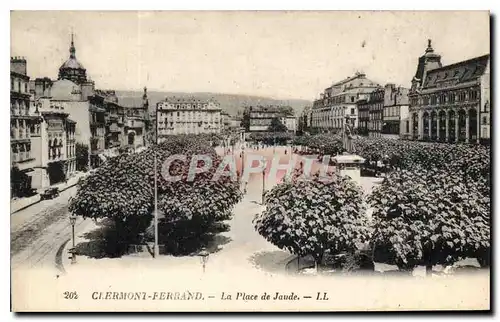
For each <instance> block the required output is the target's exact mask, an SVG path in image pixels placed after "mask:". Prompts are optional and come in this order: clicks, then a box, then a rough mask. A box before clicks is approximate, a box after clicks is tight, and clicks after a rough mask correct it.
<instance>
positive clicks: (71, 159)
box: [66, 118, 76, 177]
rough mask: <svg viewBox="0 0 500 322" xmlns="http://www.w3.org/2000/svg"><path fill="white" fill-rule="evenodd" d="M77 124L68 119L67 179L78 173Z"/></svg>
mask: <svg viewBox="0 0 500 322" xmlns="http://www.w3.org/2000/svg"><path fill="white" fill-rule="evenodd" d="M75 129H76V122H75V121H73V120H71V119H69V118H67V119H66V177H70V176H71V175H72V174H73V173H74V172H75V171H76V141H75Z"/></svg>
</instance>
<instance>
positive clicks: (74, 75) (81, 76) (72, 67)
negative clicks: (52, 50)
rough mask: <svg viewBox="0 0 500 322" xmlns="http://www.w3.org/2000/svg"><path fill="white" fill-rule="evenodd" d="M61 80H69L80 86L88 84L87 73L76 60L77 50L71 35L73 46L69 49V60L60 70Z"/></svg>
mask: <svg viewBox="0 0 500 322" xmlns="http://www.w3.org/2000/svg"><path fill="white" fill-rule="evenodd" d="M59 79H68V80H70V81H72V82H74V83H76V84H78V85H81V84H82V83H85V82H87V71H86V69H85V68H84V67H83V65H82V64H81V63H80V62H79V61H78V60H77V59H76V48H75V43H74V40H73V33H71V45H70V47H69V59H68V60H66V61H65V62H64V64H62V65H61V67H60V68H59Z"/></svg>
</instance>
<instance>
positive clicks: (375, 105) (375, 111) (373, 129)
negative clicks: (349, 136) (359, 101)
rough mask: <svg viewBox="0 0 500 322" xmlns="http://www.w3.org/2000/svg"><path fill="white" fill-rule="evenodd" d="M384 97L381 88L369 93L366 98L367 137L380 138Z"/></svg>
mask: <svg viewBox="0 0 500 322" xmlns="http://www.w3.org/2000/svg"><path fill="white" fill-rule="evenodd" d="M384 96H385V91H384V89H383V88H377V89H376V90H374V91H373V92H371V93H370V96H369V98H368V104H367V105H368V136H369V137H381V136H382V125H383V115H384Z"/></svg>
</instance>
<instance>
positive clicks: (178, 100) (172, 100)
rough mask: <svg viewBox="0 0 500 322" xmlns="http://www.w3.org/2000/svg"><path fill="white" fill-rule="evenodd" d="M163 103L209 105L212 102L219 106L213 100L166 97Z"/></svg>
mask: <svg viewBox="0 0 500 322" xmlns="http://www.w3.org/2000/svg"><path fill="white" fill-rule="evenodd" d="M164 102H168V103H189V104H197V103H209V102H213V103H215V104H219V103H218V102H217V101H216V100H215V99H206V100H201V99H198V98H195V97H175V96H171V97H166V98H165V100H164Z"/></svg>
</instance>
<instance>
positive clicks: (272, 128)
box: [267, 117, 288, 132]
mask: <svg viewBox="0 0 500 322" xmlns="http://www.w3.org/2000/svg"><path fill="white" fill-rule="evenodd" d="M267 130H268V131H269V132H287V131H288V128H287V127H286V125H285V124H283V123H281V121H280V119H279V118H277V117H275V118H273V119H272V120H271V124H269V126H268V128H267Z"/></svg>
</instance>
